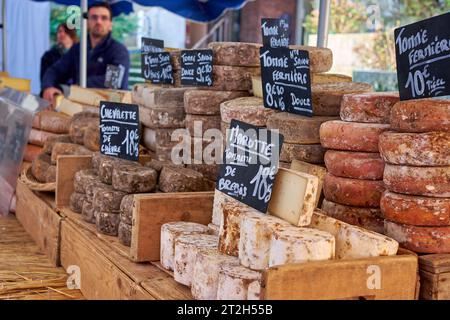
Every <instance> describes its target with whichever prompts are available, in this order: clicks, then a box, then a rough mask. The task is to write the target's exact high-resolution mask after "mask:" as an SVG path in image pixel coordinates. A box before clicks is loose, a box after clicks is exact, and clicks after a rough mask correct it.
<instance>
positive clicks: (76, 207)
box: [69, 192, 86, 213]
mask: <svg viewBox="0 0 450 320" xmlns="http://www.w3.org/2000/svg"><path fill="white" fill-rule="evenodd" d="M85 200H86V195H85V194H84V193H77V192H74V193H72V194H71V195H70V200H69V208H70V210H72V211H73V212H76V213H81V211H82V210H83V202H84V201H85Z"/></svg>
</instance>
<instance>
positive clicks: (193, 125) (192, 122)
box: [186, 114, 220, 137]
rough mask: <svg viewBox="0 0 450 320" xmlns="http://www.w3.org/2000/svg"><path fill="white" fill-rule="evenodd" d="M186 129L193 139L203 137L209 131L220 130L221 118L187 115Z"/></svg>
mask: <svg viewBox="0 0 450 320" xmlns="http://www.w3.org/2000/svg"><path fill="white" fill-rule="evenodd" d="M186 129H187V130H188V132H189V134H190V135H191V136H192V137H203V136H204V134H205V132H206V131H207V130H209V129H216V130H218V131H219V130H220V116H217V115H212V116H209V115H198V114H187V115H186Z"/></svg>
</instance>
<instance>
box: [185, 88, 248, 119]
mask: <svg viewBox="0 0 450 320" xmlns="http://www.w3.org/2000/svg"><path fill="white" fill-rule="evenodd" d="M245 96H248V93H247V92H245V91H211V90H187V91H186V92H185V93H184V110H185V111H186V113H187V114H198V115H220V104H221V103H223V102H225V101H229V100H233V99H236V98H240V97H245Z"/></svg>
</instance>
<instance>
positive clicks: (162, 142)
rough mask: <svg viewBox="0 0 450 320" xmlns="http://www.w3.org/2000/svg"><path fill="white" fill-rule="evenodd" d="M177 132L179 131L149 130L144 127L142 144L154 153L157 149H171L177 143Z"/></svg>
mask: <svg viewBox="0 0 450 320" xmlns="http://www.w3.org/2000/svg"><path fill="white" fill-rule="evenodd" d="M177 130H180V129H150V128H147V127H144V130H143V133H142V144H143V145H144V146H145V147H146V148H147V149H150V150H152V151H156V149H157V148H158V147H173V146H175V145H177V144H178V143H179V139H177V138H178V131H177ZM172 136H173V138H172Z"/></svg>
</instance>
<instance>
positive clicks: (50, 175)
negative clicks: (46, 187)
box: [45, 166, 56, 183]
mask: <svg viewBox="0 0 450 320" xmlns="http://www.w3.org/2000/svg"><path fill="white" fill-rule="evenodd" d="M45 182H47V183H52V182H56V166H50V167H48V169H47V173H46V174H45Z"/></svg>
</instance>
